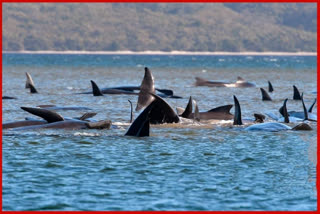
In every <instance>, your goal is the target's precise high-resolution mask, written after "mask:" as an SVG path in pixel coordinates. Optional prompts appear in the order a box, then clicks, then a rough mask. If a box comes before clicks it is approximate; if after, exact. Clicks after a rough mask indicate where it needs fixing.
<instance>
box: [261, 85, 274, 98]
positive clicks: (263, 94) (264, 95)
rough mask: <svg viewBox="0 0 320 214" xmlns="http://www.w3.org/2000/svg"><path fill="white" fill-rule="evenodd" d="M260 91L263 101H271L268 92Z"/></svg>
mask: <svg viewBox="0 0 320 214" xmlns="http://www.w3.org/2000/svg"><path fill="white" fill-rule="evenodd" d="M260 91H261V95H262V100H263V101H272V99H271V97H270V96H269V94H268V92H266V90H264V89H263V88H260Z"/></svg>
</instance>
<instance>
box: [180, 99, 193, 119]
mask: <svg viewBox="0 0 320 214" xmlns="http://www.w3.org/2000/svg"><path fill="white" fill-rule="evenodd" d="M190 114H192V97H191V96H190V98H189V102H188V105H187V107H186V108H185V110H184V112H183V113H182V114H181V115H180V116H181V117H183V118H188V117H189V116H190Z"/></svg>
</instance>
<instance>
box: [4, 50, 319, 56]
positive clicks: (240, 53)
mask: <svg viewBox="0 0 320 214" xmlns="http://www.w3.org/2000/svg"><path fill="white" fill-rule="evenodd" d="M2 54H88V55H89V54H100V55H213V56H220V55H227V56H248V55H249V56H317V52H249V51H248V52H188V51H170V52H165V51H137V52H134V51H2Z"/></svg>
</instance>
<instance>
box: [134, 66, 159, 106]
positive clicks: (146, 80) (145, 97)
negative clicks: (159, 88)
mask: <svg viewBox="0 0 320 214" xmlns="http://www.w3.org/2000/svg"><path fill="white" fill-rule="evenodd" d="M144 70H145V73H144V77H143V80H142V82H141V86H140V92H139V96H138V103H137V106H136V111H139V110H140V109H142V108H143V107H145V106H148V105H149V104H150V103H151V102H152V101H153V99H154V98H153V97H152V96H151V95H150V93H153V94H154V93H155V87H154V78H153V76H152V73H151V71H150V70H149V69H148V68H147V67H145V68H144Z"/></svg>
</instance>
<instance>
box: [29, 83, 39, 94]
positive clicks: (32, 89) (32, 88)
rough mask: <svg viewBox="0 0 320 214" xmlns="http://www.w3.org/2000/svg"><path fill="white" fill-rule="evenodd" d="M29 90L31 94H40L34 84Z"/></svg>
mask: <svg viewBox="0 0 320 214" xmlns="http://www.w3.org/2000/svg"><path fill="white" fill-rule="evenodd" d="M29 88H30V93H31V94H36V93H38V91H37V89H36V88H35V87H34V85H33V84H29Z"/></svg>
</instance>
